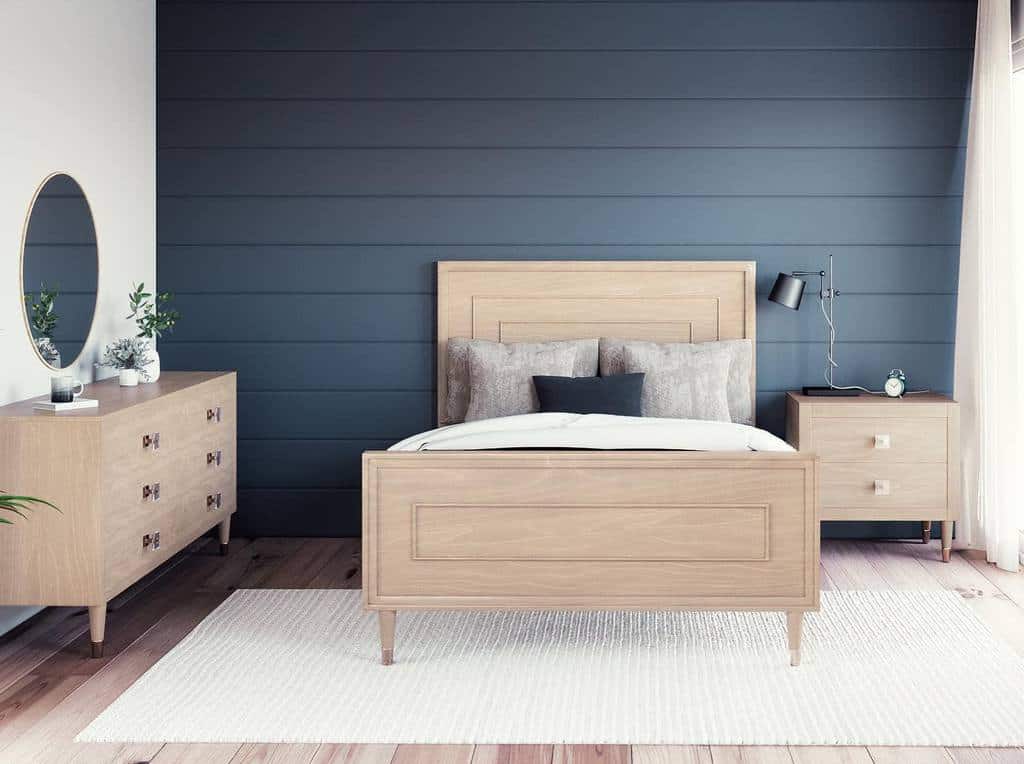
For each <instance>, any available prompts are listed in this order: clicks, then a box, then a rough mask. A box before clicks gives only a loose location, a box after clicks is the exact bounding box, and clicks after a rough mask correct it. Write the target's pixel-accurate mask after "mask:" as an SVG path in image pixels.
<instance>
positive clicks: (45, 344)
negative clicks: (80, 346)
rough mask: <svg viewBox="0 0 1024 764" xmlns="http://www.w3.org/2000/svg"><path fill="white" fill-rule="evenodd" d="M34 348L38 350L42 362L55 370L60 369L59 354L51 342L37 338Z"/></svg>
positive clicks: (47, 338)
mask: <svg viewBox="0 0 1024 764" xmlns="http://www.w3.org/2000/svg"><path fill="white" fill-rule="evenodd" d="M36 347H37V348H39V355H41V356H42V357H43V360H44V361H46V362H47V363H48V364H50V366H52V367H53V368H55V369H59V368H60V366H61V364H60V352H59V351H58V350H57V346H56V345H54V344H53V340H51V339H50V338H49V337H39V338H37V339H36Z"/></svg>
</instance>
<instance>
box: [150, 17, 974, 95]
mask: <svg viewBox="0 0 1024 764" xmlns="http://www.w3.org/2000/svg"><path fill="white" fill-rule="evenodd" d="M854 2H856V0H854ZM156 100H157V103H181V102H185V103H254V104H267V103H277V104H288V103H299V104H303V103H306V104H309V103H320V104H357V103H366V104H390V103H394V104H422V103H437V104H459V103H477V104H480V103H487V104H492V103H496V104H500V103H508V104H522V103H556V104H557V103H567V102H576V101H579V102H581V103H587V102H593V103H617V102H626V103H629V104H635V103H685V102H696V103H713V102H717V101H722V102H730V101H740V102H746V103H758V102H766V103H772V102H778V101H785V102H794V103H802V102H811V103H822V102H828V103H859V102H874V101H877V102H879V103H885V102H893V101H895V102H908V103H909V102H915V101H920V102H934V101H948V102H957V103H960V104H963V103H964V102H969V101H970V93H969V92H964V93H961V94H959V95H946V96H943V95H846V96H834V95H765V96H757V95H747V96H729V95H722V96H713V95H712V96H643V95H637V96H628V95H624V96H615V95H597V96H591V95H580V96H515V95H509V96H231V95H214V96H165V97H162V98H157V99H156Z"/></svg>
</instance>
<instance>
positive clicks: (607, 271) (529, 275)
mask: <svg viewBox="0 0 1024 764" xmlns="http://www.w3.org/2000/svg"><path fill="white" fill-rule="evenodd" d="M755 275H756V274H755V265H754V263H753V262H748V261H735V260H729V261H721V262H708V261H700V260H696V261H695V260H690V261H649V260H648V261H632V262H624V261H618V260H609V261H550V260H548V261H506V260H502V261H490V260H477V261H473V260H463V261H457V260H445V261H441V262H438V264H437V421H438V422H439V423H441V422H443V421H444V415H445V401H446V398H447V394H448V384H447V383H448V377H447V369H446V368H445V367H446V363H447V358H448V338H449V337H473V338H477V339H487V340H495V341H498V342H544V341H547V340H564V339H574V338H583V337H622V338H625V339H634V340H649V341H652V342H708V341H711V340H729V339H743V338H749V339H751V340H756V336H755V324H756V322H755V310H754V277H755ZM755 355H756V354H755ZM756 366H757V364H756V362H755V363H754V364H752V365H751V379H750V394H751V397H752V398H754V396H755V374H756Z"/></svg>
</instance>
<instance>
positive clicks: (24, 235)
mask: <svg viewBox="0 0 1024 764" xmlns="http://www.w3.org/2000/svg"><path fill="white" fill-rule="evenodd" d="M58 175H66V176H67V177H69V178H71V180H72V181H74V183H75V185H76V186H78V190H79V191H81V192H82V199H83V200H84V201H85V208H86V209H87V210H88V211H89V220H90V221H91V222H92V236H93V241H95V242H96V295H95V297H94V298H93V304H92V318H91V319H90V320H89V331H88V332H86V335H85V341H84V342H83V343H82V349H81V350H79V351H78V355H76V356H75V357H74V358H72V359H71V360H70V361H68V362H67V363H64V365H63V366H59V367H58V366H53V365H51V364H50V363H49V361H47V360H46V359H45V358H43V354H42V353H40V352H39V346H38V345H37V344H36V342H35V338H34V337H33V336H32V324H31V322H30V321H29V317H28V307H27V306H26V305H25V245H26V244H27V243H28V228H29V224H30V223H31V222H32V212H33V210H35V208H36V202H37V201H38V200H39V195H40V194H41V193H42V192H43V189H44V188H46V184H47V183H49V182H50V181H51V180H53V179H54V178H56V177H57V176H58ZM18 299H19V300H20V302H21V318H22V322H23V323H24V325H25V334H26V335H27V336H28V340H29V345H31V346H32V352H33V353H35V356H36V358H38V359H39V363H41V364H42V365H43V366H45V367H46V369H47V370H48V371H64V370H65V369H70V368H71V367H72V366H74V365H76V364H77V363H78V362H79V360H81V358H82V355H83V354H84V353H85V349H86V348H87V347H89V341H90V340H91V339H92V334H93V331H95V329H96V306H97V305H99V299H100V235H99V231H97V230H96V216H95V215H94V214H93V212H92V204H90V202H89V195H88V194H86V193H85V189H84V188H82V184H81V183H79V182H78V178H76V177H75V176H74V175H72V174H71V173H70V172H68V171H66V170H56V171H54V172H51V173H50V174H49V175H47V176H46V177H45V178H43V181H42V183H40V184H39V185H38V186H37V187H36V190H35V193H33V194H32V201H31V202H29V205H28V212H27V213H25V222H24V223H23V225H22V228H21V252H20V253H19V258H18ZM61 361H62V363H63V359H61Z"/></svg>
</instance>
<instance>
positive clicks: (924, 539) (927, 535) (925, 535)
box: [921, 520, 932, 544]
mask: <svg viewBox="0 0 1024 764" xmlns="http://www.w3.org/2000/svg"><path fill="white" fill-rule="evenodd" d="M931 540H932V521H931V520H922V521H921V543H922V544H927V543H928V542H929V541H931Z"/></svg>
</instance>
